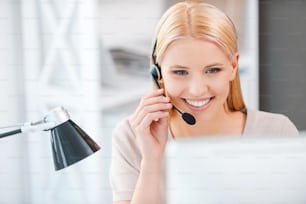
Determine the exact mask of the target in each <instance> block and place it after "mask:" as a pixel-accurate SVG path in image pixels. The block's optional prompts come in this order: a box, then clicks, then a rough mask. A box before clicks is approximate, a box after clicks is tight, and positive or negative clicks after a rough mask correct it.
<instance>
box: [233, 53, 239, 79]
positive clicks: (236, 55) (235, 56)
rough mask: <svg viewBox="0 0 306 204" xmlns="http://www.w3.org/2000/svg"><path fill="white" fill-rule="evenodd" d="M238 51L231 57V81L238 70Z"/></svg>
mask: <svg viewBox="0 0 306 204" xmlns="http://www.w3.org/2000/svg"><path fill="white" fill-rule="evenodd" d="M238 62H239V53H236V54H235V55H234V57H233V59H232V73H231V81H232V80H234V79H235V77H236V74H237V72H238Z"/></svg>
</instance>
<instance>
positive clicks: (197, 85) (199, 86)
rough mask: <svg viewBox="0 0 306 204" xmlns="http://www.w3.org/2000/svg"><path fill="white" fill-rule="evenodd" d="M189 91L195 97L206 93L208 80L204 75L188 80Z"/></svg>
mask: <svg viewBox="0 0 306 204" xmlns="http://www.w3.org/2000/svg"><path fill="white" fill-rule="evenodd" d="M188 91H189V94H191V96H193V97H201V96H204V95H206V93H207V91H208V81H207V79H205V78H204V77H203V76H202V75H200V76H199V75H198V76H194V77H192V78H191V79H190V80H189V81H188Z"/></svg>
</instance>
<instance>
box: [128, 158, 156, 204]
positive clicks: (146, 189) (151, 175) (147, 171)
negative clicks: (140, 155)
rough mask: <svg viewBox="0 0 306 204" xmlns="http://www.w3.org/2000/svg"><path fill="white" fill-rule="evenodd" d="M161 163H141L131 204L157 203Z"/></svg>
mask: <svg viewBox="0 0 306 204" xmlns="http://www.w3.org/2000/svg"><path fill="white" fill-rule="evenodd" d="M160 174H161V162H142V164H141V170H140V174H139V178H138V181H137V184H136V188H135V192H134V195H133V198H132V201H131V204H143V203H147V204H157V203H158V202H159V191H160Z"/></svg>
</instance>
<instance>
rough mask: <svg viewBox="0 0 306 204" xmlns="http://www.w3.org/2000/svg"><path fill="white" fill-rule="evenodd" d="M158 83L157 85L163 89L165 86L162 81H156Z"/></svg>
mask: <svg viewBox="0 0 306 204" xmlns="http://www.w3.org/2000/svg"><path fill="white" fill-rule="evenodd" d="M158 83H159V86H160V88H162V89H165V85H164V80H163V79H160V80H158Z"/></svg>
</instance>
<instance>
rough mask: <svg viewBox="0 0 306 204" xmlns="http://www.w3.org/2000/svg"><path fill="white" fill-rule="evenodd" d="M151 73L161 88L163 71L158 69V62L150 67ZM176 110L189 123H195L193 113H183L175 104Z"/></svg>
mask: <svg viewBox="0 0 306 204" xmlns="http://www.w3.org/2000/svg"><path fill="white" fill-rule="evenodd" d="M150 73H151V75H152V78H153V81H154V83H155V84H156V86H157V87H158V88H159V89H160V85H159V83H158V80H159V79H161V73H160V71H159V69H158V67H156V64H154V65H152V66H151V68H150ZM172 107H173V109H174V110H176V111H177V112H178V113H180V114H181V116H182V118H183V120H184V121H185V122H186V123H187V124H189V125H194V124H195V123H196V120H195V118H194V117H193V115H191V114H190V113H183V112H182V111H180V110H179V109H178V108H177V107H175V106H174V105H173V106H172Z"/></svg>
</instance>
